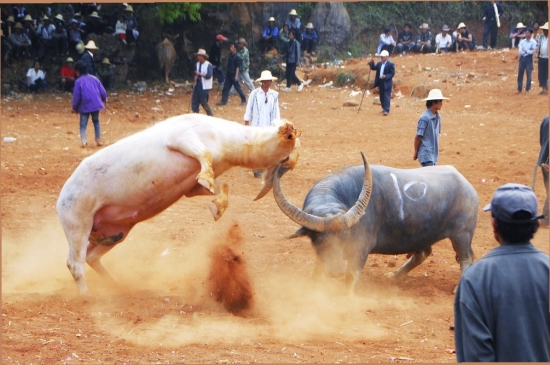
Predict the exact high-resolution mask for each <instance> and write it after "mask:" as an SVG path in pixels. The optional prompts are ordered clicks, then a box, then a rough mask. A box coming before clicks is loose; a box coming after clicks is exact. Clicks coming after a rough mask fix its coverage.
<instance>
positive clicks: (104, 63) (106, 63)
mask: <svg viewBox="0 0 550 365" xmlns="http://www.w3.org/2000/svg"><path fill="white" fill-rule="evenodd" d="M101 63H102V64H103V65H110V64H111V63H110V62H109V59H108V58H107V57H105V58H104V59H103V61H101Z"/></svg>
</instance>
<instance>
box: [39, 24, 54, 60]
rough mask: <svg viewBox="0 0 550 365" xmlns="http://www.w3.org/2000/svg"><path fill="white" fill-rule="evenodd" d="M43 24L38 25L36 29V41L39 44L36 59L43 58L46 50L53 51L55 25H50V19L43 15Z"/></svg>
mask: <svg viewBox="0 0 550 365" xmlns="http://www.w3.org/2000/svg"><path fill="white" fill-rule="evenodd" d="M43 21H44V23H42V24H40V25H39V26H38V29H37V31H36V32H37V34H38V40H39V42H40V48H39V49H38V58H42V57H44V54H45V53H46V51H47V50H48V48H52V49H53V46H54V44H53V42H52V39H53V34H54V32H55V25H53V24H52V23H50V18H48V16H47V15H44V19H43Z"/></svg>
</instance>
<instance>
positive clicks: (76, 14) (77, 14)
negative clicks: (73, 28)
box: [73, 12, 82, 18]
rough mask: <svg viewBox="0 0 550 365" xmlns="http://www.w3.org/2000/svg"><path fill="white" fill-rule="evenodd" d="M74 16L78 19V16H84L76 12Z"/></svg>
mask: <svg viewBox="0 0 550 365" xmlns="http://www.w3.org/2000/svg"><path fill="white" fill-rule="evenodd" d="M73 16H74V17H75V18H76V17H77V16H82V14H80V12H76V13H74V15H73Z"/></svg>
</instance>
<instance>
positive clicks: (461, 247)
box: [450, 232, 475, 294]
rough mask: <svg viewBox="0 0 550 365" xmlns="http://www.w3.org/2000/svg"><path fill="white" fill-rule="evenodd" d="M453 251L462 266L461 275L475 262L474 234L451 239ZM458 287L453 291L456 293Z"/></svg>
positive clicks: (464, 234) (463, 234) (458, 235)
mask: <svg viewBox="0 0 550 365" xmlns="http://www.w3.org/2000/svg"><path fill="white" fill-rule="evenodd" d="M450 239H451V242H452V244H453V249H454V250H455V252H456V261H457V262H458V263H459V264H460V275H462V273H464V270H466V268H467V267H468V266H470V265H471V264H472V262H474V257H475V255H474V250H473V249H472V234H470V233H468V232H466V233H461V234H457V235H454V236H452V237H450ZM457 287H458V285H457V286H455V288H454V289H453V294H455V293H456V289H457Z"/></svg>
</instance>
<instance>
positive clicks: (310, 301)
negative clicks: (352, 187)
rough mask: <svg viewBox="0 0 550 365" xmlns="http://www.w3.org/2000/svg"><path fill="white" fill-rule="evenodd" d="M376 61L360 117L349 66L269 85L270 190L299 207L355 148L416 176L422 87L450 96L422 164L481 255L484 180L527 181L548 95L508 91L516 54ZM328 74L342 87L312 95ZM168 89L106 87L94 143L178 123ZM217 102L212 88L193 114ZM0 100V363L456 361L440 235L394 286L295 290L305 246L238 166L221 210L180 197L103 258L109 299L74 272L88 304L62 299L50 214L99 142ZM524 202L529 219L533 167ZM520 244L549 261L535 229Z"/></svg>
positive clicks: (487, 190) (385, 261) (371, 273)
mask: <svg viewBox="0 0 550 365" xmlns="http://www.w3.org/2000/svg"><path fill="white" fill-rule="evenodd" d="M392 60H393V62H394V63H395V64H396V70H397V73H396V75H395V78H394V80H395V82H396V88H395V90H394V91H395V97H394V98H393V99H392V105H391V111H390V114H389V115H388V116H387V117H384V116H383V115H382V113H380V110H381V108H380V106H379V105H376V104H373V101H374V98H375V95H374V94H373V93H372V91H371V93H369V95H367V96H365V99H364V101H363V104H362V107H361V110H360V111H359V113H358V111H357V106H352V107H350V106H343V105H344V103H345V102H346V101H350V100H353V101H356V102H360V100H361V93H359V92H357V91H361V90H362V89H363V88H364V87H365V85H366V81H365V80H367V79H368V73H369V71H368V68H367V64H366V63H367V60H366V59H352V60H349V61H348V62H346V63H345V64H344V67H345V68H338V69H337V68H335V67H334V66H328V67H327V68H323V67H319V68H317V69H316V70H315V71H312V72H309V73H308V74H307V77H309V78H312V79H313V82H312V83H311V84H310V85H309V86H308V87H305V88H304V90H303V92H301V93H297V92H296V91H295V90H293V91H292V92H291V93H283V92H282V89H283V88H284V84H283V85H281V88H280V91H281V94H280V102H281V114H282V116H283V117H284V118H287V119H289V120H290V121H292V122H293V123H294V125H295V127H296V128H298V129H300V130H301V131H302V132H303V133H302V136H301V137H300V139H301V143H302V148H301V153H300V159H299V161H298V164H297V166H296V168H295V169H294V170H293V171H291V172H289V173H287V174H286V175H285V176H284V177H283V179H282V183H283V189H284V192H285V194H286V196H287V198H288V199H289V200H290V201H292V202H293V203H294V204H296V205H298V206H301V204H302V202H303V199H304V197H305V195H306V193H307V191H308V190H309V188H310V187H311V186H312V185H313V183H314V182H316V181H317V180H318V179H320V178H321V177H323V176H325V175H326V174H329V173H330V172H331V171H334V170H336V169H338V168H340V167H343V166H345V165H350V164H360V163H362V160H361V157H360V151H363V152H364V153H365V154H366V156H367V159H368V160H369V162H370V163H371V164H384V165H388V166H393V167H399V168H416V167H418V166H419V164H418V162H417V161H413V159H412V156H413V139H414V135H415V132H416V123H417V120H418V117H419V116H420V114H421V113H422V112H423V111H424V109H425V102H423V101H421V100H420V99H419V98H417V97H415V96H410V93H411V91H412V90H413V89H414V88H415V87H416V86H418V85H425V86H426V87H427V88H428V89H430V88H439V89H441V90H442V91H443V94H444V95H445V96H447V97H449V98H450V100H449V101H445V102H444V104H443V108H442V110H441V114H442V134H441V137H440V161H439V164H441V165H444V164H449V165H453V166H455V167H456V168H457V169H458V171H460V172H461V173H462V174H463V175H464V176H465V177H466V178H467V179H468V180H469V181H470V182H471V183H472V185H473V186H474V187H475V189H476V190H477V192H478V194H479V198H480V202H479V210H480V213H479V219H478V224H477V229H476V232H475V236H474V241H473V249H474V251H475V254H476V258H480V257H483V256H484V255H485V254H486V253H487V252H488V251H489V250H491V249H492V248H493V247H495V246H496V242H495V240H494V238H493V232H492V229H491V226H490V215H489V213H484V212H482V211H481V208H482V207H483V206H484V205H485V204H487V203H488V202H489V201H490V199H491V197H492V195H493V192H494V190H495V189H496V188H497V187H498V186H500V185H503V184H505V183H507V182H517V183H522V184H526V185H531V183H532V179H533V172H534V169H535V163H536V161H537V157H538V153H539V149H540V146H539V125H540V122H541V120H542V118H543V117H544V116H545V115H546V114H547V113H548V98H547V97H545V96H541V95H538V92H539V91H540V89H539V88H538V83H533V87H532V91H531V93H529V94H525V93H522V94H516V93H515V91H516V75H517V68H518V67H517V66H518V55H517V51H515V50H509V51H508V50H504V51H503V50H495V51H487V52H471V53H459V54H444V55H435V54H432V55H424V56H421V55H411V56H402V57H401V56H397V57H393V58H392ZM537 68H538V65H535V71H534V73H533V80H534V81H535V82H536V80H537V78H536V74H537ZM338 72H349V73H352V74H353V75H355V76H356V77H357V81H356V82H355V84H354V85H347V86H345V87H341V88H337V87H332V88H328V87H320V85H322V84H324V83H328V82H329V81H334V80H335V77H336V74H337V73H338ZM301 75H302V76H304V74H303V73H302V74H301ZM373 78H374V72H373V73H372V74H371V80H372V79H373ZM132 81H138V80H132ZM169 87H173V86H171V85H170V86H169V85H164V84H160V85H157V86H155V87H152V88H149V89H148V91H146V92H144V93H137V92H131V91H116V92H115V93H117V95H113V93H112V92H111V93H110V96H109V102H108V106H109V108H108V109H107V110H105V111H102V112H101V114H100V119H101V125H102V138H103V141H104V142H105V143H106V145H108V144H112V143H115V142H116V141H117V140H119V139H121V138H123V137H124V136H127V135H129V134H132V133H134V132H137V131H140V130H142V129H144V128H146V127H148V126H150V125H152V124H153V123H155V122H157V121H160V120H163V119H165V118H168V117H170V116H175V115H179V114H184V113H187V112H188V111H189V99H190V94H189V93H186V92H185V90H184V89H185V88H183V87H180V88H175V91H174V92H173V95H172V96H170V95H166V91H168V88H169ZM272 87H273V88H275V89H277V84H276V83H274V85H273V86H272ZM418 89H422V87H419V88H418ZM353 91H355V93H353V94H355V95H352V92H353ZM220 97H221V95H220V93H219V92H217V91H212V92H211V94H210V101H211V103H210V105H211V106H214V104H215V103H216V102H217V101H218V100H219V99H220ZM1 105H2V110H1V112H2V125H1V135H2V138H4V137H14V138H16V139H17V140H16V141H15V142H4V141H2V142H1V146H2V149H1V152H2V158H1V163H2V167H1V168H2V191H1V192H2V361H3V363H4V364H58V363H64V364H74V363H83V364H84V363H86V364H88V363H100V362H101V363H103V362H106V363H116V364H136V363H154V364H168V363H186V362H187V363H218V364H238V363H254V362H270V363H273V362H277V363H287V362H293V363H295V362H303V363H308V362H323V363H334V362H362V363H365V362H455V361H456V358H455V355H454V354H453V353H452V352H453V349H454V336H453V331H452V330H451V329H450V326H452V325H453V299H454V297H453V295H452V294H451V291H452V289H453V288H454V286H455V285H456V283H457V281H458V280H459V275H460V270H459V265H458V264H457V263H456V262H455V254H454V252H453V249H452V247H451V243H450V241H449V240H445V241H442V242H439V243H437V244H435V245H434V246H433V255H432V256H430V257H429V258H428V259H427V260H426V261H425V262H424V263H423V264H422V265H421V266H419V267H418V268H416V269H415V270H413V271H412V272H411V273H410V274H409V275H408V277H406V278H405V279H403V280H401V281H394V280H391V279H389V278H387V277H385V276H384V274H385V273H386V272H388V271H391V270H393V269H394V268H395V267H398V266H400V265H402V264H403V263H404V262H405V260H406V258H405V255H400V256H380V255H378V256H377V255H371V256H370V257H369V259H368V261H367V263H366V265H365V268H364V269H363V272H362V275H361V277H360V280H359V283H358V286H357V290H356V295H355V297H353V298H350V297H348V296H347V295H346V292H345V290H343V282H342V281H341V280H337V279H325V280H323V282H322V283H319V284H318V285H314V284H313V283H312V282H310V281H309V280H308V277H309V275H310V273H311V271H312V269H313V264H314V261H315V254H314V251H313V249H312V247H311V245H310V242H309V240H308V239H306V238H297V239H293V240H289V239H287V238H286V237H287V236H289V235H290V234H292V233H294V231H295V230H296V229H297V228H298V227H297V225H296V224H294V223H293V222H292V221H291V220H290V219H288V218H287V217H286V216H285V215H284V214H283V213H282V212H281V211H280V210H279V208H278V207H277V205H276V203H275V201H274V199H273V197H272V195H271V194H268V195H267V196H266V197H264V198H263V199H261V200H259V201H257V202H253V201H252V200H253V198H254V197H255V196H256V194H257V193H258V192H259V190H260V189H261V186H260V182H259V179H255V178H254V177H253V174H252V172H251V171H248V170H245V169H240V168H235V169H233V170H230V171H229V172H228V173H226V174H225V175H223V176H222V177H221V178H220V180H221V181H224V182H227V183H228V184H229V208H228V209H227V211H226V212H225V214H224V216H223V217H222V218H221V219H220V220H219V221H218V222H214V220H213V218H212V215H211V213H210V211H209V210H208V203H209V202H210V200H211V198H210V197H195V198H191V199H185V198H184V199H181V200H180V201H179V202H177V203H176V204H174V205H173V206H171V207H170V208H169V209H167V210H166V211H165V212H163V213H161V214H160V215H158V216H156V217H154V218H152V219H150V220H148V221H146V222H143V223H141V224H139V225H137V226H136V227H135V228H134V229H133V230H132V232H131V233H130V235H129V237H128V239H126V241H125V242H123V243H122V244H120V245H119V246H117V247H116V248H115V249H113V250H112V251H111V252H110V253H109V254H107V255H106V256H105V257H104V259H103V263H104V265H105V267H107V268H108V269H109V270H110V271H111V272H112V273H113V275H115V276H116V277H117V279H118V280H119V281H120V287H118V288H110V287H107V286H106V285H105V284H104V283H103V282H102V281H101V280H100V279H99V277H98V276H97V274H96V273H95V272H93V270H91V269H90V268H89V267H88V266H87V267H86V275H87V279H88V284H89V287H90V290H91V291H92V292H93V293H94V297H93V298H84V297H79V296H78V295H77V290H76V285H75V284H74V282H73V279H72V277H71V274H70V272H69V270H68V269H67V267H66V255H67V252H68V244H67V241H66V239H65V236H64V234H63V231H62V229H61V226H60V223H59V220H58V218H57V214H56V211H55V204H56V201H57V198H58V194H59V191H60V189H61V187H62V185H63V184H64V183H65V181H66V180H67V178H68V177H69V176H70V175H71V173H72V172H73V171H74V169H75V168H76V167H77V165H78V164H79V163H80V161H81V160H82V159H83V158H85V157H86V156H89V155H91V154H93V153H94V152H96V151H98V150H99V148H104V147H95V145H94V146H88V147H87V148H80V139H79V136H78V116H77V115H75V114H71V112H70V108H71V96H70V95H69V94H49V93H46V94H39V95H33V96H32V97H31V96H30V95H28V94H26V95H22V96H21V97H18V96H13V95H10V96H4V97H3V99H2V104H1ZM201 112H202V113H204V112H203V111H202V110H201ZM214 113H215V115H216V116H217V117H221V118H225V119H228V120H233V121H236V122H241V123H242V122H243V114H244V107H241V106H239V99H238V97H231V98H230V100H229V103H228V104H227V105H226V106H224V107H219V108H217V107H216V108H214ZM88 140H89V141H92V142H93V126H92V124H91V123H90V124H89V126H88ZM123 178H124V177H123V176H121V179H123ZM535 192H536V194H537V196H538V198H539V204H540V209H541V210H542V203H543V199H544V197H545V192H544V186H543V183H542V176H541V173H540V170H537V173H536V188H535ZM533 243H534V244H535V246H536V247H538V248H539V249H541V250H543V251H544V252H546V253H548V251H549V247H548V229H546V228H542V229H540V230H539V232H538V234H537V235H536V237H535V239H534V240H533ZM215 273H218V275H215ZM223 273H226V274H225V275H223ZM232 273H234V274H232ZM219 280H222V285H221V288H222V289H223V280H234V282H232V284H231V285H234V286H235V287H237V288H241V289H242V290H243V292H242V293H241V294H242V296H241V297H239V298H229V299H227V296H225V297H224V294H223V290H222V289H220V282H219ZM224 298H226V299H227V300H229V302H227V301H226V299H224ZM224 301H225V302H224ZM235 303H236V304H235ZM226 308H229V309H231V308H233V309H235V308H236V309H238V310H237V315H235V314H232V313H231V312H230V311H228V310H227V309H226ZM240 309H243V310H240Z"/></svg>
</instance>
